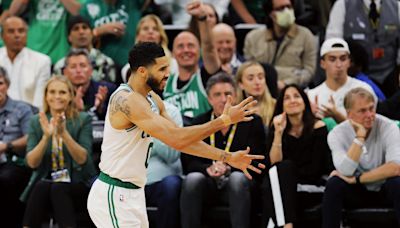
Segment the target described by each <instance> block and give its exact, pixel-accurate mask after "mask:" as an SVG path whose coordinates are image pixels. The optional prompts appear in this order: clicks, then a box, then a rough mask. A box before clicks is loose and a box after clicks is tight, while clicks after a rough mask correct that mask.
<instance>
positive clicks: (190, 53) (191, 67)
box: [163, 1, 222, 118]
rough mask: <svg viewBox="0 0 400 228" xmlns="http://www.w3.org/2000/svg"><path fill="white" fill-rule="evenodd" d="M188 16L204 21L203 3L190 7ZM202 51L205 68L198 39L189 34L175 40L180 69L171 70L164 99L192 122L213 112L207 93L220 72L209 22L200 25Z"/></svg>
mask: <svg viewBox="0 0 400 228" xmlns="http://www.w3.org/2000/svg"><path fill="white" fill-rule="evenodd" d="M188 12H189V13H190V14H191V15H192V16H193V17H195V18H200V19H202V18H204V16H205V15H206V11H205V10H204V5H203V4H201V3H200V2H197V1H195V2H191V3H189V4H188ZM199 29H200V35H201V36H202V37H201V46H202V48H201V50H202V56H203V63H204V66H203V67H200V66H199V59H200V44H199V41H198V40H197V39H196V37H195V36H194V35H193V34H192V33H190V32H187V31H184V32H181V33H179V34H178V35H177V36H176V37H175V40H174V43H173V49H172V54H173V57H174V58H175V59H176V61H177V63H178V69H177V70H174V69H171V74H170V77H169V78H168V82H167V85H166V86H165V90H164V93H163V95H164V98H165V100H166V101H167V102H170V103H172V104H174V105H175V106H177V107H178V108H179V110H180V111H181V113H182V116H184V117H186V118H193V117H196V116H198V115H200V114H202V113H205V112H207V111H208V110H210V105H209V104H208V101H207V94H206V92H205V89H204V85H206V83H207V80H208V79H209V78H210V77H211V75H213V74H215V73H216V72H218V71H221V70H222V69H221V63H220V62H219V59H218V57H217V53H216V51H215V49H214V47H213V44H212V39H211V35H210V33H209V32H207V30H209V29H210V28H209V23H207V22H206V20H200V21H199Z"/></svg>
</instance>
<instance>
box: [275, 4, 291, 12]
mask: <svg viewBox="0 0 400 228" xmlns="http://www.w3.org/2000/svg"><path fill="white" fill-rule="evenodd" d="M285 8H288V9H292V8H293V7H292V5H290V4H287V5H282V6H279V7H277V8H274V11H282V10H284V9H285Z"/></svg>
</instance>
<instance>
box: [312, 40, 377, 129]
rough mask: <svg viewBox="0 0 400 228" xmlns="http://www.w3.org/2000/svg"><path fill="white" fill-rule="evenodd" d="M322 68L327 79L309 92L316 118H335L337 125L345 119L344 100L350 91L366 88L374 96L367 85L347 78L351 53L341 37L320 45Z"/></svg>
mask: <svg viewBox="0 0 400 228" xmlns="http://www.w3.org/2000/svg"><path fill="white" fill-rule="evenodd" d="M320 56H321V63H320V64H321V67H322V69H324V70H325V73H326V80H325V81H324V82H323V83H322V84H321V85H319V86H317V87H315V88H314V89H311V90H309V91H308V98H309V99H310V102H312V103H313V104H312V106H313V112H314V115H316V117H318V118H320V119H323V118H326V117H332V118H333V119H335V121H336V122H337V123H340V122H342V121H344V120H345V119H346V110H345V108H344V104H343V99H344V96H345V95H346V93H347V92H348V91H350V90H351V89H353V88H356V87H363V88H365V89H367V90H369V91H371V93H373V90H372V88H371V87H370V86H369V85H368V84H367V83H365V82H362V81H360V80H358V79H355V78H352V77H349V76H348V75H347V72H348V69H349V67H350V50H349V46H348V44H347V42H346V41H344V40H343V39H340V38H332V39H328V40H325V41H324V43H323V44H322V46H321V51H320Z"/></svg>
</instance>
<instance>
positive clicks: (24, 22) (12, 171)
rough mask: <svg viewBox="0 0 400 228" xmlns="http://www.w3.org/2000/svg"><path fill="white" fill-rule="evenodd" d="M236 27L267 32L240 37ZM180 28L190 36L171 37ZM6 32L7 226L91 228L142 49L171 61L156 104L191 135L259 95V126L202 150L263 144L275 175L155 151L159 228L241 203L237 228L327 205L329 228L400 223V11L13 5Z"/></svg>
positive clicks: (268, 2)
mask: <svg viewBox="0 0 400 228" xmlns="http://www.w3.org/2000/svg"><path fill="white" fill-rule="evenodd" d="M216 2H218V3H216ZM157 14H158V15H157ZM239 23H244V24H247V25H246V26H248V28H254V29H248V33H247V35H246V36H238V34H239V33H238V32H237V28H238V27H237V24H239ZM167 24H171V26H176V27H174V28H175V29H176V28H179V29H180V31H179V33H178V34H177V35H176V36H174V37H172V36H170V37H169V36H168V34H169V33H168V32H167V31H168V30H167V29H165V28H166V26H165V25H167ZM0 25H1V39H0V40H1V42H0V186H1V188H0V198H1V199H2V200H3V201H2V202H5V204H7V205H10V206H9V207H8V208H7V209H6V210H4V208H3V207H0V221H1V222H2V224H3V222H4V224H5V225H6V227H21V226H22V225H23V226H25V227H37V226H40V225H41V224H42V223H43V222H45V221H46V219H48V217H49V216H50V217H53V218H54V219H55V221H56V222H57V223H58V224H59V226H60V227H77V226H78V225H77V213H78V211H79V212H80V211H86V207H85V202H86V199H87V194H88V192H89V189H90V185H91V183H92V180H93V178H94V177H95V176H96V174H97V173H98V167H97V164H98V162H99V161H98V160H96V159H92V154H94V153H97V154H100V153H101V151H92V144H93V135H92V126H94V125H93V124H94V123H96V124H98V123H99V122H100V123H102V121H104V120H105V119H106V118H107V106H108V103H109V100H110V99H112V93H113V92H114V91H116V89H117V87H118V86H119V84H120V83H126V82H127V81H128V80H129V77H130V76H131V72H130V66H129V64H128V53H129V50H130V48H131V47H132V46H133V45H134V44H135V43H139V42H154V43H157V44H159V45H160V46H162V48H163V49H164V52H165V54H166V56H167V57H168V60H169V62H170V67H169V68H170V75H169V78H168V81H166V83H165V88H164V90H163V91H155V92H156V93H157V94H158V95H160V96H161V97H162V98H163V99H164V103H165V106H166V109H167V112H168V113H169V115H170V116H171V117H172V118H171V119H173V121H174V122H175V123H176V124H177V125H178V126H183V125H196V124H202V123H204V122H207V121H209V120H210V119H213V118H216V117H218V116H219V115H221V113H222V111H223V108H224V105H225V104H226V103H227V102H228V100H231V101H232V103H237V102H240V101H242V100H244V99H246V98H247V97H249V96H252V97H254V98H255V100H257V104H256V105H255V106H254V109H255V113H256V114H255V115H254V116H253V119H252V120H251V121H249V122H245V123H239V124H235V125H231V126H229V127H227V128H226V129H223V130H221V131H219V132H217V133H215V134H213V135H211V136H210V137H207V138H205V139H203V140H204V142H206V143H208V144H210V145H212V146H214V147H218V148H220V149H225V150H227V151H230V150H233V151H234V150H244V149H246V147H250V148H251V152H250V153H252V154H262V155H265V157H266V159H265V161H264V162H263V163H264V164H265V165H266V166H267V168H266V169H265V171H264V172H263V173H262V174H261V175H256V174H254V175H253V176H254V179H253V180H248V179H246V178H245V175H244V174H243V173H240V172H237V170H234V169H233V168H231V167H230V166H228V165H227V164H224V163H222V162H216V161H211V160H207V159H203V158H197V157H194V156H190V155H182V157H181V155H180V153H179V151H177V150H175V149H174V148H170V147H168V146H166V145H165V144H164V143H162V142H161V141H158V140H154V146H153V151H152V153H151V155H150V157H149V166H148V180H147V181H148V182H147V184H146V187H145V193H146V203H147V205H148V206H156V207H158V211H157V213H158V220H157V224H156V225H157V227H158V228H162V227H166V228H167V227H171V228H177V227H181V226H182V227H183V228H185V227H201V225H202V219H201V218H202V214H203V213H204V212H205V211H207V210H208V209H209V207H212V206H215V205H224V206H229V213H230V222H231V224H232V227H242V228H246V227H251V226H252V224H253V223H252V222H251V221H250V220H251V218H252V214H254V213H259V212H261V214H262V219H261V220H260V224H261V225H262V227H267V225H268V226H269V225H271V224H275V225H277V226H284V227H286V228H288V227H289V228H290V227H293V226H295V225H294V224H296V222H298V221H299V216H298V211H299V208H300V209H304V208H306V207H309V206H313V205H317V204H321V203H322V221H323V222H322V227H324V228H327V227H339V226H340V224H341V221H343V219H342V218H341V210H342V208H343V207H344V208H347V207H349V205H350V207H351V208H354V207H365V206H367V207H368V206H369V205H367V204H366V203H365V199H366V198H367V197H370V198H371V197H373V198H374V202H373V205H374V206H375V205H378V206H385V207H393V208H394V210H395V212H396V218H397V220H398V222H399V224H400V201H399V196H398V195H399V193H400V181H399V177H398V176H399V175H400V145H399V142H400V141H399V139H400V131H399V126H396V121H399V120H400V87H399V86H400V85H399V73H400V67H399V66H400V42H399V40H400V1H396V0H385V1H378V0H360V1H346V0H336V1H334V0H318V1H317V0H257V1H243V0H232V1H228V0H223V1H222V0H221V1H206V0H205V1H204V2H201V1H189V0H179V1H174V0H155V1H147V0H137V1H133V0H50V1H49V0H8V1H5V0H3V1H0ZM239 41H241V42H242V43H243V44H244V45H243V50H241V48H240V49H239V45H238V43H239ZM169 42H171V43H169ZM171 44H172V45H171ZM169 47H172V49H171V50H169ZM317 78H321V79H322V80H320V82H318V80H317ZM117 91H118V90H117ZM378 113H379V114H378ZM397 123H398V122H397ZM171 137H173V136H171ZM93 148H94V147H93ZM94 157H96V158H97V157H99V156H93V158H94ZM310 189H311V190H310ZM277 192H278V193H277ZM310 192H312V193H310ZM276 194H279V195H280V199H276V197H275V195H276ZM355 196H357V197H355ZM385 197H386V198H385ZM206 198H207V200H206ZM350 198H352V200H349V199H350ZM72 199H73V200H72ZM76 199H77V200H76ZM206 202H207V203H206ZM210 202H212V203H210ZM254 202H257V203H259V204H260V205H259V206H260V207H261V210H260V208H258V207H257V206H256V205H254ZM253 225H254V224H253Z"/></svg>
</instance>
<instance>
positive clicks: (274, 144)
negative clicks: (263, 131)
mask: <svg viewBox="0 0 400 228" xmlns="http://www.w3.org/2000/svg"><path fill="white" fill-rule="evenodd" d="M272 146H276V147H282V143H280V144H277V143H272Z"/></svg>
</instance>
